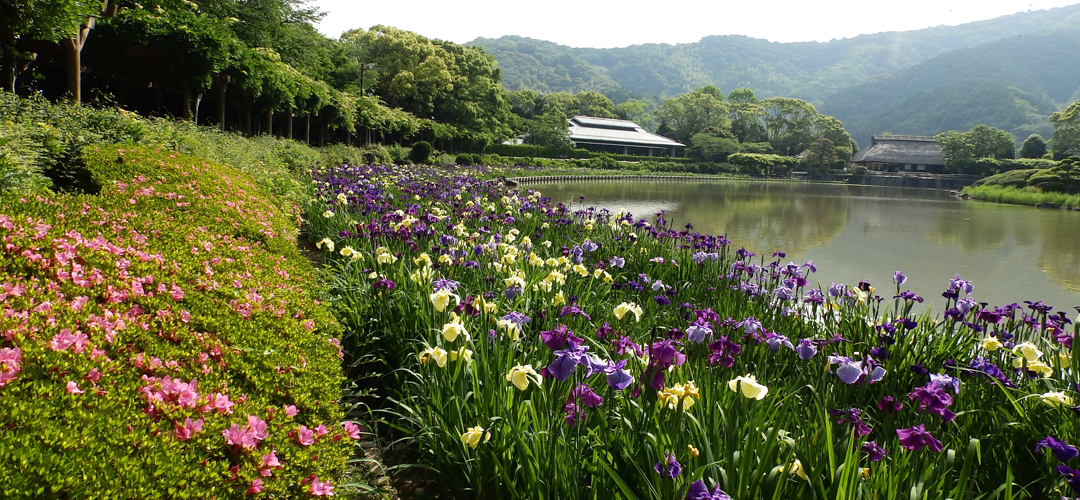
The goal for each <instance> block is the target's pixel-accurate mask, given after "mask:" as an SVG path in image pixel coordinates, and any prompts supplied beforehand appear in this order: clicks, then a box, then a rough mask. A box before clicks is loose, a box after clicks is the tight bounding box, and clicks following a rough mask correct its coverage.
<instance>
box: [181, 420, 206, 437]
mask: <svg viewBox="0 0 1080 500" xmlns="http://www.w3.org/2000/svg"><path fill="white" fill-rule="evenodd" d="M174 428H175V431H176V439H179V440H181V441H187V440H188V439H191V436H194V435H195V434H196V433H198V432H201V431H202V428H203V419H201V418H200V419H198V420H195V421H192V420H191V418H190V417H188V418H185V419H184V423H183V424H181V423H180V422H177V423H176V424H174Z"/></svg>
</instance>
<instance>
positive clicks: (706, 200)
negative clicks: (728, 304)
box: [684, 184, 849, 255]
mask: <svg viewBox="0 0 1080 500" xmlns="http://www.w3.org/2000/svg"><path fill="white" fill-rule="evenodd" d="M731 187H733V188H734V189H725V190H724V191H723V192H722V193H716V192H714V193H711V196H710V193H703V194H704V195H705V196H703V197H702V198H700V199H696V200H695V202H696V203H694V204H693V205H688V206H685V207H684V209H689V210H690V212H691V213H695V214H702V217H701V218H703V219H704V221H703V222H702V223H701V224H700V225H699V226H698V227H697V228H696V229H697V230H699V231H707V232H711V233H726V234H727V237H728V239H730V240H731V241H732V242H733V243H734V244H735V245H737V246H746V247H747V248H749V249H751V250H753V251H754V252H757V253H771V252H774V251H778V250H779V251H783V252H787V253H788V254H791V255H796V254H801V253H802V252H805V251H806V250H807V249H808V248H814V247H821V246H825V245H826V244H828V243H829V242H830V241H832V239H833V238H835V237H836V235H837V234H840V231H842V230H843V229H844V225H845V224H846V223H847V219H848V204H849V200H848V199H847V198H845V197H826V196H820V195H813V194H806V193H801V192H799V190H798V189H796V188H797V187H799V186H796V185H788V184H741V185H732V186H731ZM705 214H708V215H705Z"/></svg>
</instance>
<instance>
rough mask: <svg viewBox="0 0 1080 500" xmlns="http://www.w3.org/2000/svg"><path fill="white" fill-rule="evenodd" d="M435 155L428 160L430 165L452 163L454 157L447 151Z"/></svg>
mask: <svg viewBox="0 0 1080 500" xmlns="http://www.w3.org/2000/svg"><path fill="white" fill-rule="evenodd" d="M434 156H435V157H434V158H433V159H431V160H430V162H431V164H432V165H453V164H454V157H453V156H450V154H449V153H439V154H437V155H434Z"/></svg>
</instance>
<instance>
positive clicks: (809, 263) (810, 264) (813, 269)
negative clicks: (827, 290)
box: [803, 260, 817, 273]
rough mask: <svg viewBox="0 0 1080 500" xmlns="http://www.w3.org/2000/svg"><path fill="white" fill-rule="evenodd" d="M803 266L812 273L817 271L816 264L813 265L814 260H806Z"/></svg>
mask: <svg viewBox="0 0 1080 500" xmlns="http://www.w3.org/2000/svg"><path fill="white" fill-rule="evenodd" d="M803 267H804V268H806V269H809V270H810V272H812V273H816V272H817V266H815V265H814V261H812V260H808V261H806V264H803Z"/></svg>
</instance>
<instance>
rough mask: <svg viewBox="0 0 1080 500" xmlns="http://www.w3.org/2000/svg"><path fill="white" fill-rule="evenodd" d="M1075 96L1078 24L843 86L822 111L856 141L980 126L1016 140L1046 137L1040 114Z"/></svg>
mask: <svg viewBox="0 0 1080 500" xmlns="http://www.w3.org/2000/svg"><path fill="white" fill-rule="evenodd" d="M1077 99H1080V26H1075V25H1073V26H1067V27H1059V28H1056V29H1051V30H1047V31H1043V32H1041V33H1035V34H1029V35H1022V36H1016V37H1011V38H1006V39H1003V40H997V41H994V42H989V43H985V44H982V45H979V46H977V47H972V48H968V49H962V50H957V51H953V52H948V53H945V54H942V55H940V56H938V57H935V58H933V59H929V60H927V61H923V62H921V63H919V64H916V65H914V66H911V67H909V68H905V69H903V70H900V71H897V72H895V73H892V74H888V75H881V76H878V77H876V78H872V79H870V80H869V81H867V82H864V83H861V84H859V85H855V86H853V87H850V88H847V89H843V90H841V91H839V92H837V93H836V94H833V95H832V96H829V97H827V98H826V99H825V101H824V103H823V104H822V105H821V106H819V109H820V111H821V112H822V113H826V114H829V115H832V116H835V117H837V118H839V119H840V120H841V121H843V122H844V125H845V128H846V129H847V130H848V132H850V133H851V135H852V136H853V137H855V138H856V140H858V141H866V140H867V138H869V136H870V134H875V133H877V134H879V133H882V132H891V133H896V134H922V135H933V134H936V133H938V132H945V131H949V130H967V129H969V128H971V127H972V126H973V125H977V124H979V123H986V124H989V125H992V126H994V127H997V128H1000V129H1003V130H1007V131H1009V132H1011V133H1012V134H1013V136H1014V137H1016V138H1017V140H1023V139H1024V138H1026V137H1028V136H1029V135H1030V134H1032V133H1039V134H1041V135H1042V136H1043V137H1049V136H1050V134H1052V132H1053V128H1052V127H1051V126H1050V123H1049V122H1048V121H1047V120H1046V116H1047V115H1049V114H1050V113H1053V112H1054V111H1055V110H1056V109H1058V108H1059V107H1060V106H1061V105H1062V104H1065V103H1068V102H1071V101H1075V100H1077Z"/></svg>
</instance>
